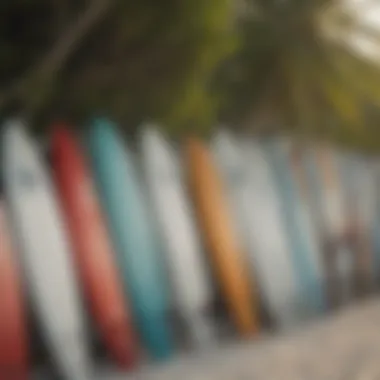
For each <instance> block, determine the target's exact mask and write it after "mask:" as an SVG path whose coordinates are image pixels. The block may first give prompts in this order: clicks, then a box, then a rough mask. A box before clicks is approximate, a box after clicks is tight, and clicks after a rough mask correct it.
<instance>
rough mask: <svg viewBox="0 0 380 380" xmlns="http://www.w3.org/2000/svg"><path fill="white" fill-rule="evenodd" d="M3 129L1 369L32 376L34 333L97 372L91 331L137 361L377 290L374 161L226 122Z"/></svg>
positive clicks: (302, 317) (81, 378)
mask: <svg viewBox="0 0 380 380" xmlns="http://www.w3.org/2000/svg"><path fill="white" fill-rule="evenodd" d="M2 129H3V132H2V136H1V137H2V140H1V152H2V159H1V161H0V162H1V165H2V167H1V170H0V172H1V173H2V184H3V186H2V193H1V198H0V287H1V289H2V290H1V293H2V297H0V380H16V379H17V380H24V379H29V378H31V374H32V372H33V370H32V367H33V365H34V363H33V358H32V355H31V353H32V351H33V345H34V344H35V342H34V341H33V338H32V331H31V330H36V331H38V334H39V336H40V340H41V341H42V342H43V345H44V347H45V349H46V353H47V357H48V358H49V363H50V364H51V365H50V367H51V371H52V372H51V373H49V375H48V377H47V378H57V376H59V378H62V379H67V380H86V379H89V380H90V379H94V378H96V376H97V375H96V373H97V370H96V369H95V368H96V365H95V364H94V362H95V361H99V359H96V357H97V355H96V354H95V353H94V350H93V346H94V345H93V344H92V343H93V341H94V340H96V341H97V342H100V346H101V347H102V351H103V352H104V353H105V354H106V355H105V356H106V359H105V360H106V361H107V362H109V363H112V365H114V366H115V368H118V370H120V371H125V372H127V373H129V372H131V371H139V369H138V368H139V367H138V365H139V363H141V362H145V363H147V362H149V361H150V360H159V361H162V360H166V359H168V358H170V357H171V356H172V355H173V353H174V352H175V351H178V350H183V349H189V348H190V349H195V348H197V349H200V350H204V349H208V348H210V347H212V346H215V345H216V344H218V343H219V342H220V340H221V339H223V336H224V334H225V328H224V327H225V325H227V326H228V328H227V330H228V333H229V334H237V335H239V336H240V337H242V338H250V337H255V336H256V335H257V334H258V333H259V331H260V330H261V329H264V328H265V327H268V326H275V327H277V328H279V329H289V328H294V327H296V326H299V325H300V324H302V323H303V322H305V321H309V320H310V319H312V318H314V317H316V316H319V315H321V314H322V313H323V312H324V311H325V310H326V309H327V308H328V307H333V306H337V305H338V304H341V303H343V302H344V301H346V300H347V299H352V298H353V297H354V296H355V295H357V294H361V295H363V294H368V293H369V292H370V291H371V290H373V289H374V286H375V280H376V274H377V273H376V272H377V271H376V270H377V268H378V267H379V265H378V264H379V263H380V257H378V255H379V253H380V242H379V237H378V236H379V234H377V232H378V229H379V228H380V221H379V218H378V215H379V211H380V210H379V202H378V198H377V191H376V189H377V188H378V186H379V185H380V183H379V180H380V177H379V174H380V170H379V168H378V167H377V166H378V164H377V163H376V162H375V160H374V159H370V158H368V157H363V156H360V155H358V154H356V155H355V154H352V153H347V152H341V151H339V152H337V151H334V150H332V149H331V148H330V147H326V146H318V148H316V147H313V146H312V147H310V146H308V147H306V146H300V145H299V144H295V143H294V141H292V140H290V139H289V138H285V137H280V138H272V139H267V140H259V139H255V138H252V137H247V136H245V137H244V138H237V137H235V136H234V135H232V134H231V133H229V132H227V131H226V130H225V129H224V128H220V129H219V130H218V132H217V133H216V134H215V136H214V137H213V138H212V139H211V141H210V143H209V144H208V143H205V142H203V141H202V140H200V139H198V138H195V137H188V138H187V140H185V141H184V142H183V144H181V145H179V144H178V146H177V147H174V146H173V144H171V142H169V141H168V140H167V139H166V138H165V137H164V135H163V134H162V133H161V132H160V131H159V129H158V128H157V127H155V126H154V125H145V126H143V127H142V128H141V130H140V132H141V133H140V135H139V136H138V147H137V149H135V150H132V149H131V148H130V147H128V144H127V143H124V142H123V136H122V135H121V134H120V133H119V132H118V128H117V126H115V125H114V124H113V123H111V122H110V121H108V120H106V119H96V120H94V121H93V122H92V123H91V125H90V126H89V128H88V129H86V130H85V132H84V133H83V135H82V136H80V138H79V137H78V136H76V135H75V134H74V133H73V132H72V131H71V130H70V128H69V127H68V126H66V125H63V124H56V125H53V126H52V135H51V136H50V138H51V139H50V144H49V151H48V152H46V151H45V152H43V151H42V149H41V148H40V147H39V146H38V145H37V142H36V141H35V140H34V139H33V138H32V137H31V136H30V135H29V133H28V127H27V126H26V125H25V124H24V123H23V122H22V121H21V120H16V119H14V120H9V121H7V122H6V123H5V124H4V125H3V128H2ZM129 145H130V146H131V144H129ZM46 153H48V156H49V161H48V160H47V159H46ZM376 237H377V238H376ZM374 268H375V269H374ZM359 292H360V293H359ZM217 300H220V301H222V302H219V304H222V305H223V307H222V308H221V309H220V310H222V311H220V310H219V309H218V308H217V307H216V306H215V305H216V304H218V302H217ZM220 314H223V315H224V318H220ZM30 319H33V320H34V321H35V325H36V326H35V327H34V328H31V327H30ZM226 321H227V323H225V322H226ZM43 364H44V365H46V363H43ZM104 380H106V379H104Z"/></svg>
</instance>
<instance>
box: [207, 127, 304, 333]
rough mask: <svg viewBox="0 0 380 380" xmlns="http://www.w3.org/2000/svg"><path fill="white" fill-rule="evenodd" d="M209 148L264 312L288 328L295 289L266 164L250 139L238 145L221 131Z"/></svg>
mask: <svg viewBox="0 0 380 380" xmlns="http://www.w3.org/2000/svg"><path fill="white" fill-rule="evenodd" d="M212 151H213V154H214V156H215V159H216V162H217V165H218V167H219V170H220V171H221V173H222V177H223V179H224V182H225V185H226V190H227V194H228V196H229V199H230V205H231V211H232V212H233V213H234V216H235V219H236V221H237V225H238V228H239V232H240V236H241V238H242V240H243V241H244V242H245V246H246V249H247V253H248V259H249V263H250V268H251V271H252V274H253V276H254V278H256V279H257V281H258V284H259V287H260V290H261V293H262V294H263V298H264V302H265V303H266V305H267V308H268V311H269V313H270V315H271V317H272V318H273V319H274V320H275V322H276V323H277V324H278V325H279V326H280V327H282V328H287V327H291V326H293V325H295V324H296V323H297V322H298V321H299V320H300V310H299V305H298V302H299V292H298V289H297V284H296V279H295V272H294V270H293V268H292V266H291V261H290V257H289V245H288V241H287V236H286V235H285V231H284V229H283V225H282V222H281V217H280V207H279V199H278V197H277V194H276V193H275V189H274V183H273V180H272V177H271V175H272V173H271V172H270V167H269V165H268V162H267V161H266V159H265V157H264V154H263V152H262V150H261V148H260V147H259V146H258V144H257V143H256V142H255V141H254V140H252V139H251V140H249V139H248V140H247V139H244V141H243V142H242V143H241V144H239V143H238V142H237V141H236V140H234V139H233V137H232V136H231V135H230V134H229V133H228V132H226V131H225V130H220V131H219V132H218V133H217V134H216V135H215V136H214V139H213V140H212Z"/></svg>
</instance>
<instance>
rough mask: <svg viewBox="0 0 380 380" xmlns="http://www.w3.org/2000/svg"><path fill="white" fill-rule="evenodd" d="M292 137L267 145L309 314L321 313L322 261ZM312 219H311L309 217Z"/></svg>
mask: <svg viewBox="0 0 380 380" xmlns="http://www.w3.org/2000/svg"><path fill="white" fill-rule="evenodd" d="M290 144H291V141H289V140H287V139H279V140H277V139H276V140H273V141H268V142H266V143H265V144H264V148H265V150H266V152H267V154H268V158H269V161H270V163H271V164H272V168H273V173H274V179H275V183H276V185H277V188H278V192H279V196H280V198H281V206H282V216H283V220H284V225H285V228H286V230H287V234H288V238H289V242H290V246H291V250H290V251H291V257H290V258H289V260H291V261H292V264H293V266H294V268H295V271H296V275H297V278H298V284H299V287H300V289H301V294H302V295H301V297H302V300H301V302H302V304H303V305H304V307H305V317H307V316H314V315H318V314H320V312H321V311H323V310H324V307H325V302H324V295H323V281H322V278H321V277H322V275H321V273H322V268H321V267H322V265H321V263H320V262H319V260H320V253H319V249H318V247H317V246H316V244H314V243H315V242H316V241H315V240H313V238H312V236H311V230H310V229H308V228H307V227H308V225H307V222H308V221H307V220H306V218H307V217H309V215H306V211H305V209H303V208H302V205H301V194H300V189H299V188H297V185H296V179H295V177H294V173H293V172H292V169H291V166H290V149H291V146H290ZM309 222H311V221H309Z"/></svg>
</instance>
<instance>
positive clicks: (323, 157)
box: [305, 144, 354, 306]
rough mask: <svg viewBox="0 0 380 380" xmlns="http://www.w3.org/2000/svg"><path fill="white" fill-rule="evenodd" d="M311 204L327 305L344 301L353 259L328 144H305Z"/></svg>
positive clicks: (348, 295) (350, 285)
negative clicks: (322, 264)
mask: <svg viewBox="0 0 380 380" xmlns="http://www.w3.org/2000/svg"><path fill="white" fill-rule="evenodd" d="M305 159H306V168H307V170H306V173H307V176H308V181H309V184H310V189H311V193H312V194H313V197H312V207H313V210H314V213H315V215H317V218H316V219H317V228H318V231H319V236H320V239H321V242H322V244H323V257H324V259H323V261H324V272H325V278H326V290H327V294H328V299H329V304H330V306H337V305H339V304H342V303H345V302H347V301H348V300H349V299H350V298H351V296H352V291H353V282H352V281H353V278H352V276H353V272H354V260H353V257H354V256H353V252H352V249H351V247H350V244H349V243H348V241H347V238H346V237H347V218H346V214H345V208H344V194H343V192H342V187H341V185H340V181H339V171H338V170H339V169H338V168H339V167H338V164H337V161H336V160H335V158H334V156H333V152H332V150H331V147H329V146H327V145H323V144H320V145H316V146H314V147H308V149H307V153H306V156H305Z"/></svg>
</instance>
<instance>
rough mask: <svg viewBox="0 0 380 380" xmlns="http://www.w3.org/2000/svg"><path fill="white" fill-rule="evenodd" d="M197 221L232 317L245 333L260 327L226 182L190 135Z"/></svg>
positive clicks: (188, 160)
mask: <svg viewBox="0 0 380 380" xmlns="http://www.w3.org/2000/svg"><path fill="white" fill-rule="evenodd" d="M184 154H185V163H186V169H187V175H188V180H189V186H190V191H191V193H192V196H193V200H194V205H195V209H196V215H197V218H198V223H199V225H200V227H201V230H202V233H203V237H204V241H205V242H206V245H207V248H208V254H209V255H210V262H211V263H212V265H213V267H214V272H215V275H216V278H217V280H218V282H219V284H220V288H221V291H222V293H223V296H224V299H225V302H226V305H227V307H228V310H229V313H230V316H231V319H232V320H233V322H234V324H235V326H236V328H237V329H238V331H239V333H240V334H241V335H242V336H243V337H247V336H251V335H253V334H255V333H257V331H258V329H259V318H258V310H257V309H258V302H257V294H255V292H252V290H251V287H250V279H249V271H248V270H247V267H246V257H245V255H244V252H243V249H242V247H241V245H240V242H239V241H238V236H237V232H236V231H235V228H236V227H235V226H234V224H233V219H232V213H231V210H230V206H229V205H228V202H227V198H226V194H225V188H224V187H223V186H224V184H223V183H222V179H221V177H220V174H219V172H218V169H217V168H216V166H215V164H214V161H213V158H212V155H211V153H210V152H209V150H208V149H207V147H206V146H205V145H204V144H203V143H202V142H201V141H200V140H199V139H197V138H195V137H189V138H188V140H187V141H186V143H185V147H184Z"/></svg>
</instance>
